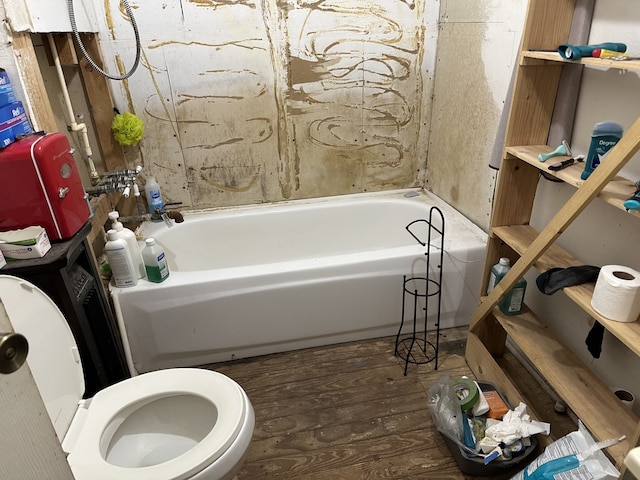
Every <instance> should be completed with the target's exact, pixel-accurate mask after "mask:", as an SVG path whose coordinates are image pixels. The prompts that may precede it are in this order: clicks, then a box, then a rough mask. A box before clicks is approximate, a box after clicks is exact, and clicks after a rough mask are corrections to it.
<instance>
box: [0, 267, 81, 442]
mask: <svg viewBox="0 0 640 480" xmlns="http://www.w3.org/2000/svg"><path fill="white" fill-rule="evenodd" d="M0 301H2V303H3V304H4V308H5V310H6V312H7V315H8V318H9V322H10V323H11V326H12V327H13V330H14V332H16V333H20V334H22V335H24V337H26V339H27V341H28V342H29V353H28V355H27V365H28V366H29V369H30V370H31V374H32V375H33V378H34V380H35V383H36V385H37V387H38V391H39V392H40V396H41V397H42V400H43V401H44V404H45V406H46V408H47V413H48V414H49V418H50V419H51V422H52V423H53V426H54V428H55V431H56V435H57V436H58V439H59V440H60V441H61V442H62V439H63V438H64V436H65V434H66V433H67V430H68V429H69V425H71V421H72V420H73V417H74V415H75V413H76V409H77V408H78V402H79V401H80V399H81V398H82V395H83V394H84V389H85V384H84V375H83V371H82V364H81V363H80V355H79V352H78V347H77V345H76V342H75V339H74V337H73V334H72V333H71V329H70V328H69V325H68V323H67V321H66V320H65V318H64V316H63V315H62V312H60V310H59V309H58V307H57V306H56V304H55V303H53V301H52V300H51V299H50V298H49V297H48V296H47V295H46V294H45V293H44V292H43V291H42V290H40V289H39V288H38V287H37V286H35V285H34V284H32V283H30V282H28V281H26V280H24V279H21V278H17V277H14V276H11V275H0ZM21 368H24V366H22V367H21Z"/></svg>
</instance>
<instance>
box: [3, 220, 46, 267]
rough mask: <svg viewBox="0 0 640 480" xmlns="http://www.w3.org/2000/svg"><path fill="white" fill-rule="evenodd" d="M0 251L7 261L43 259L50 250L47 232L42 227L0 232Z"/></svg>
mask: <svg viewBox="0 0 640 480" xmlns="http://www.w3.org/2000/svg"><path fill="white" fill-rule="evenodd" d="M0 241H1V243H0V250H1V251H2V253H3V254H4V257H5V258H6V259H7V260H8V261H11V260H24V259H25V258H39V257H44V255H45V253H47V252H48V251H49V250H50V249H51V242H49V237H48V236H47V232H46V231H45V229H44V228H42V227H28V228H23V229H21V230H10V231H8V232H0Z"/></svg>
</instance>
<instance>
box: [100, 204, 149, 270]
mask: <svg viewBox="0 0 640 480" xmlns="http://www.w3.org/2000/svg"><path fill="white" fill-rule="evenodd" d="M119 216H120V215H119V214H118V212H117V211H115V210H114V211H113V212H109V218H110V219H111V221H112V224H111V229H112V230H115V231H116V232H117V233H118V238H121V239H122V240H124V241H125V242H127V247H128V249H129V254H130V255H131V260H133V264H134V266H135V268H136V273H137V274H138V278H144V276H145V274H146V272H145V268H144V260H143V259H142V252H140V247H139V246H138V240H137V239H136V234H135V233H133V232H132V231H131V230H129V229H128V228H125V226H124V225H122V222H120V221H119V220H118V217H119Z"/></svg>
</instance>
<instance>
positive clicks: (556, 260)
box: [491, 225, 640, 355]
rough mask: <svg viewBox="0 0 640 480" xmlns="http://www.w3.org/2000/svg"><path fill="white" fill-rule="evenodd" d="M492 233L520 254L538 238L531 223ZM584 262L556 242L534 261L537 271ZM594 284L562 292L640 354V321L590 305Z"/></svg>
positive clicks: (497, 228)
mask: <svg viewBox="0 0 640 480" xmlns="http://www.w3.org/2000/svg"><path fill="white" fill-rule="evenodd" d="M491 231H492V233H493V234H494V235H496V236H497V237H498V238H500V239H501V240H502V241H504V242H505V243H506V244H507V245H509V246H510V247H511V248H512V249H513V250H515V251H516V252H517V253H518V254H519V255H522V254H523V253H524V251H525V250H526V249H527V248H528V247H529V245H530V244H531V242H533V240H534V239H535V238H536V236H537V235H538V232H537V231H536V229H535V228H533V227H531V226H529V225H516V226H507V227H494V228H493V229H492V230H491ZM578 265H584V263H583V262H580V261H578V260H577V259H576V258H574V257H573V256H572V255H571V254H570V253H569V252H567V251H566V250H564V249H563V248H561V247H559V246H558V245H557V244H553V245H552V246H551V247H549V249H547V251H546V252H545V253H544V254H543V255H542V256H541V257H540V258H539V259H538V261H537V262H536V263H535V264H534V267H535V268H536V270H538V271H540V272H545V271H547V270H549V269H550V268H554V267H559V268H567V267H572V266H578ZM593 288H594V284H591V283H583V284H581V285H576V286H574V287H565V288H564V289H563V292H564V293H565V294H566V295H567V296H568V297H569V298H571V299H572V300H573V301H574V302H575V303H577V304H578V305H579V306H580V307H581V308H582V309H583V310H584V311H585V312H586V313H587V314H588V315H589V316H590V317H592V318H595V319H596V320H597V321H598V322H600V323H601V324H602V325H603V326H604V327H605V329H607V330H608V331H609V332H610V333H611V334H612V335H614V336H615V337H616V338H617V339H618V340H620V341H621V342H622V343H624V344H625V345H626V346H627V347H628V348H629V349H630V350H631V351H632V352H634V353H635V354H636V355H640V321H639V320H636V321H635V322H629V323H625V322H616V321H614V320H609V319H608V318H606V317H603V316H602V315H600V314H599V313H598V312H596V311H595V310H594V309H593V308H591V297H592V296H593Z"/></svg>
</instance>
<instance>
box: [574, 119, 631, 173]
mask: <svg viewBox="0 0 640 480" xmlns="http://www.w3.org/2000/svg"><path fill="white" fill-rule="evenodd" d="M622 132H623V129H622V125H620V124H618V123H616V122H600V123H596V124H595V126H594V127H593V132H592V133H591V145H589V153H587V159H586V160H585V162H584V171H583V172H582V175H580V178H582V180H586V179H587V178H589V175H591V173H592V172H593V171H594V170H595V169H596V167H597V166H598V165H600V162H602V160H603V158H604V157H605V155H606V154H607V153H608V152H609V150H611V148H613V146H614V145H615V144H616V143H618V140H620V138H622Z"/></svg>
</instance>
